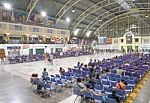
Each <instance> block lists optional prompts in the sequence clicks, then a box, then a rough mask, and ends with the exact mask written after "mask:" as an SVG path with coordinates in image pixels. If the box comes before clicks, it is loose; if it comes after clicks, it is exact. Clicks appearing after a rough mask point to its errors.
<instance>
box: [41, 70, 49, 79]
mask: <svg viewBox="0 0 150 103" xmlns="http://www.w3.org/2000/svg"><path fill="white" fill-rule="evenodd" d="M46 77H48V72H47V71H46V68H44V70H43V72H42V78H43V80H46Z"/></svg>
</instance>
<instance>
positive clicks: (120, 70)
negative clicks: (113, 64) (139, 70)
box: [117, 67, 125, 75]
mask: <svg viewBox="0 0 150 103" xmlns="http://www.w3.org/2000/svg"><path fill="white" fill-rule="evenodd" d="M123 72H125V70H123V69H122V67H119V68H118V69H117V74H119V75H121V74H122V73H123Z"/></svg>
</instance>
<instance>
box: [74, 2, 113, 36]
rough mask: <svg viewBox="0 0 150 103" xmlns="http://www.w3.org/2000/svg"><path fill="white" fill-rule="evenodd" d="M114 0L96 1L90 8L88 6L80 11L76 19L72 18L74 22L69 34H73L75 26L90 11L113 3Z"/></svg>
mask: <svg viewBox="0 0 150 103" xmlns="http://www.w3.org/2000/svg"><path fill="white" fill-rule="evenodd" d="M115 3H116V2H115V1H111V0H103V1H100V2H98V3H97V4H95V5H93V6H91V7H90V8H88V9H87V10H85V11H84V12H82V13H81V14H80V15H79V16H78V17H77V18H76V20H74V22H73V23H72V30H71V34H73V32H74V30H75V29H76V27H77V26H78V25H79V24H80V22H81V21H82V20H84V19H85V18H86V17H87V16H89V15H90V14H91V13H93V12H95V11H96V10H99V9H102V8H103V7H106V6H109V5H112V4H115Z"/></svg>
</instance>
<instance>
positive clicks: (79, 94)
mask: <svg viewBox="0 0 150 103" xmlns="http://www.w3.org/2000/svg"><path fill="white" fill-rule="evenodd" d="M73 94H75V95H77V97H76V98H75V100H74V103H75V102H76V100H77V98H78V97H80V96H82V93H81V92H80V90H76V89H74V90H73Z"/></svg>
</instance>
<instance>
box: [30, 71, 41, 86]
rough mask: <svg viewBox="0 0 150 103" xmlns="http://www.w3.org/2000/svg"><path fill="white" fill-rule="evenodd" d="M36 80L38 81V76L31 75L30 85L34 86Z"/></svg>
mask: <svg viewBox="0 0 150 103" xmlns="http://www.w3.org/2000/svg"><path fill="white" fill-rule="evenodd" d="M36 80H39V78H38V74H34V73H33V74H32V75H31V78H30V82H31V84H35V81H36Z"/></svg>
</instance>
